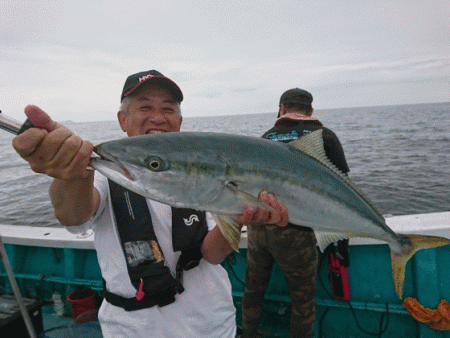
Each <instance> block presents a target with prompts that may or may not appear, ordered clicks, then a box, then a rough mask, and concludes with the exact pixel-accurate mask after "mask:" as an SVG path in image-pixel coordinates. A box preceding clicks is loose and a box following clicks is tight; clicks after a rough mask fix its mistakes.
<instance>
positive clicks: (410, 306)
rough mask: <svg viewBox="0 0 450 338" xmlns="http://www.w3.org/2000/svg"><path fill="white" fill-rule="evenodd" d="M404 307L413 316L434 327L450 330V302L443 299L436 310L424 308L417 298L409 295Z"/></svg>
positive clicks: (440, 329)
mask: <svg viewBox="0 0 450 338" xmlns="http://www.w3.org/2000/svg"><path fill="white" fill-rule="evenodd" d="M403 307H404V308H405V309H406V310H408V311H409V313H410V314H411V316H412V317H413V318H414V319H415V320H417V321H419V322H421V323H424V324H426V325H428V326H429V327H431V328H432V329H435V330H439V331H449V330H450V303H449V302H447V301H446V300H441V302H440V303H439V305H438V307H437V309H436V310H433V309H429V308H424V307H423V306H422V305H420V304H419V302H418V301H417V299H415V298H412V297H408V298H406V299H405V300H404V301H403Z"/></svg>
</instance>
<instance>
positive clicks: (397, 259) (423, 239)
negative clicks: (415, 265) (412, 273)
mask: <svg viewBox="0 0 450 338" xmlns="http://www.w3.org/2000/svg"><path fill="white" fill-rule="evenodd" d="M404 238H407V239H409V240H410V241H411V246H410V248H409V249H408V250H406V251H405V252H403V253H401V254H398V253H396V252H394V251H393V250H392V249H391V264H392V276H393V278H394V286H395V292H396V293H397V295H398V296H399V297H400V299H402V297H403V284H404V282H405V268H406V263H408V261H409V259H410V258H411V257H412V256H413V255H414V254H415V253H416V252H417V251H419V250H420V249H429V248H437V247H439V246H444V245H449V244H450V239H448V238H444V237H438V236H427V235H404Z"/></svg>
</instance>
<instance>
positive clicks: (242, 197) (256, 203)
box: [225, 182, 275, 212]
mask: <svg viewBox="0 0 450 338" xmlns="http://www.w3.org/2000/svg"><path fill="white" fill-rule="evenodd" d="M225 187H226V188H228V189H229V190H231V191H232V192H233V194H234V195H235V197H236V198H237V199H238V200H239V201H241V202H242V204H243V205H245V206H249V207H259V208H262V209H264V210H267V211H270V212H274V211H275V209H274V208H272V207H271V206H270V205H268V204H266V203H264V202H262V201H260V200H259V199H258V198H257V197H255V196H253V195H250V194H249V193H246V192H245V191H242V190H239V188H238V186H237V184H236V183H234V182H226V183H225Z"/></svg>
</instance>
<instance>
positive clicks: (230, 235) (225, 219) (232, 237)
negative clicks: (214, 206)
mask: <svg viewBox="0 0 450 338" xmlns="http://www.w3.org/2000/svg"><path fill="white" fill-rule="evenodd" d="M212 216H213V218H214V220H215V221H216V223H217V226H218V227H219V229H220V232H221V233H222V235H223V237H225V239H226V240H227V241H228V243H230V245H231V247H232V248H233V250H234V251H236V252H239V242H240V240H241V229H242V224H240V223H239V221H238V219H237V217H236V216H230V215H216V214H212Z"/></svg>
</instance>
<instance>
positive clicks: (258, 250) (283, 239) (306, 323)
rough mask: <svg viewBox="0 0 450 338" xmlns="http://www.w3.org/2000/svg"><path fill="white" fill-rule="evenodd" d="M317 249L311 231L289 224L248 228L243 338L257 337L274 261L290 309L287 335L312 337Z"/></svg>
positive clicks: (243, 303)
mask: <svg viewBox="0 0 450 338" xmlns="http://www.w3.org/2000/svg"><path fill="white" fill-rule="evenodd" d="M317 260H318V254H317V248H316V238H315V236H314V232H312V231H308V230H305V229H302V228H298V227H297V228H296V227H295V226H293V225H289V226H288V227H286V228H280V227H278V226H274V225H266V226H260V227H256V226H255V227H249V228H248V252H247V273H246V277H245V280H246V282H245V284H246V285H245V291H244V297H243V301H242V321H243V329H244V333H243V337H247V338H253V337H257V332H258V326H259V322H260V318H261V315H262V309H263V302H264V293H265V291H266V288H267V285H268V283H269V280H270V276H271V272H272V266H273V263H274V262H277V264H278V265H279V266H280V268H281V270H282V271H283V272H284V274H285V276H286V279H287V282H288V286H289V292H290V297H291V300H292V312H291V319H290V320H291V321H290V337H302V338H303V337H311V336H312V333H313V329H314V315H315V293H316V273H317Z"/></svg>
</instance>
